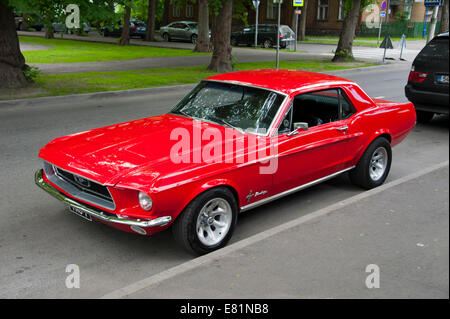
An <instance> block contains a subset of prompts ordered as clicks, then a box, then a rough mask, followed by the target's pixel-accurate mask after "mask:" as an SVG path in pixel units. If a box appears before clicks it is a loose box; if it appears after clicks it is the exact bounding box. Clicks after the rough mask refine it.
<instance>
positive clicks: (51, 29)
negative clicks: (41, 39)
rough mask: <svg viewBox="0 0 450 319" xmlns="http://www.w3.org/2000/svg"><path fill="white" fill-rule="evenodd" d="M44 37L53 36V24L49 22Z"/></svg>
mask: <svg viewBox="0 0 450 319" xmlns="http://www.w3.org/2000/svg"><path fill="white" fill-rule="evenodd" d="M45 38H46V39H54V38H55V33H54V32H53V26H52V24H51V23H50V24H49V25H48V26H47V27H46V28H45Z"/></svg>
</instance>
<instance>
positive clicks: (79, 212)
mask: <svg viewBox="0 0 450 319" xmlns="http://www.w3.org/2000/svg"><path fill="white" fill-rule="evenodd" d="M69 210H70V211H71V212H72V213H74V214H76V215H78V216H80V217H83V218H84V219H87V220H88V221H90V222H91V221H92V217H91V215H89V214H88V213H85V212H84V211H82V210H81V209H79V208H78V207H75V206H69Z"/></svg>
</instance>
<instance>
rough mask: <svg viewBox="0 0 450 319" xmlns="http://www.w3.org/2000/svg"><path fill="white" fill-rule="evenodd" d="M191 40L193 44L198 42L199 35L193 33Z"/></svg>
mask: <svg viewBox="0 0 450 319" xmlns="http://www.w3.org/2000/svg"><path fill="white" fill-rule="evenodd" d="M191 42H192V44H197V35H196V34H193V35H192V36H191Z"/></svg>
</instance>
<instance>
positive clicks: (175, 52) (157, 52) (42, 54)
mask: <svg viewBox="0 0 450 319" xmlns="http://www.w3.org/2000/svg"><path fill="white" fill-rule="evenodd" d="M19 41H20V42H21V43H28V44H38V45H45V46H49V49H48V50H38V51H25V52H23V55H24V56H25V59H26V61H27V62H28V63H74V62H101V61H113V60H131V59H139V58H148V57H171V56H192V55H199V54H208V53H196V52H193V51H192V50H183V49H168V48H156V47H150V46H138V45H129V46H119V45H118V44H109V43H96V42H86V41H73V40H63V39H44V38H39V37H26V36H20V37H19Z"/></svg>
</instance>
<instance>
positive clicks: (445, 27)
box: [439, 0, 449, 33]
mask: <svg viewBox="0 0 450 319" xmlns="http://www.w3.org/2000/svg"><path fill="white" fill-rule="evenodd" d="M448 2H449V0H444V5H443V6H442V16H441V26H440V27H439V33H442V32H446V31H448V9H449V6H448Z"/></svg>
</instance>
